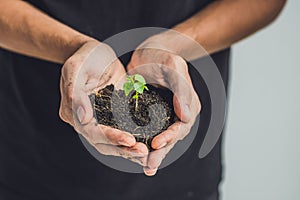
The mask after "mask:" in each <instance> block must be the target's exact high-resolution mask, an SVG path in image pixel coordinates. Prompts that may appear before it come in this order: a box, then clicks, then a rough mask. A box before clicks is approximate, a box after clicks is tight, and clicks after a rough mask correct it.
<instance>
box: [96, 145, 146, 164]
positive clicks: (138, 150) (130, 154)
mask: <svg viewBox="0 0 300 200" xmlns="http://www.w3.org/2000/svg"><path fill="white" fill-rule="evenodd" d="M94 146H95V148H96V149H97V151H99V152H100V153H101V154H103V155H109V156H118V157H123V158H125V159H128V160H131V161H132V162H135V163H138V164H140V165H142V166H146V165H147V157H148V149H147V147H146V146H145V145H144V144H143V143H136V144H135V145H134V146H133V147H130V148H128V147H122V146H114V145H108V144H95V145H94Z"/></svg>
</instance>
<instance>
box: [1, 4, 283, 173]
mask: <svg viewBox="0 0 300 200" xmlns="http://www.w3.org/2000/svg"><path fill="white" fill-rule="evenodd" d="M285 2H286V1H285V0H251V1H249V0H219V1H214V2H213V3H211V4H210V5H209V6H207V7H206V8H205V9H204V10H202V11H201V12H199V13H197V14H195V15H194V16H192V17H191V18H189V19H187V20H185V21H183V22H182V23H180V24H178V25H176V26H175V27H173V30H174V31H166V32H164V33H161V34H159V35H156V36H153V37H151V38H149V39H147V40H146V41H144V42H143V44H141V47H145V48H147V47H150V48H151V47H158V46H159V47H160V48H162V49H166V50H167V51H162V50H153V49H147V50H142V48H139V49H137V50H136V52H135V53H134V54H133V57H132V59H131V62H130V64H129V66H128V69H129V70H130V71H129V73H132V72H133V71H134V70H136V71H139V69H138V66H139V65H141V64H143V65H147V66H148V67H149V69H151V67H153V66H151V63H153V62H155V63H158V64H161V65H160V66H163V67H161V69H160V73H157V74H155V75H154V74H150V70H144V72H143V73H144V75H145V77H146V79H151V78H152V79H153V78H154V77H155V78H156V80H157V81H158V83H159V84H161V85H167V86H169V87H170V88H171V89H172V90H173V91H174V93H175V97H174V105H175V106H174V109H175V111H176V114H177V115H178V116H179V118H180V121H178V122H176V124H174V125H173V126H171V127H170V128H169V129H168V130H166V131H165V132H164V133H162V134H160V135H159V136H157V137H156V138H154V140H153V143H152V146H153V148H154V149H156V150H155V151H153V152H151V153H150V154H149V155H148V150H147V149H145V145H143V144H141V143H137V142H136V141H135V140H134V138H133V137H132V136H131V135H130V134H129V133H125V132H122V131H118V130H116V129H112V128H109V127H105V126H102V125H97V126H96V125H95V122H94V121H93V119H92V114H91V107H90V106H89V105H88V104H87V95H88V94H89V93H90V92H91V91H92V89H93V87H96V88H101V87H104V86H105V85H106V84H108V83H115V82H116V81H117V80H120V79H121V77H122V75H123V74H124V73H125V71H124V67H123V66H122V64H121V63H120V61H119V60H118V59H117V58H115V55H114V53H113V50H112V49H111V48H110V47H108V46H107V45H104V44H102V43H101V42H99V41H96V40H95V39H93V38H91V37H89V36H86V35H84V34H82V33H79V32H78V31H76V30H74V29H72V28H70V27H68V26H66V25H64V24H62V23H60V22H58V21H56V20H55V19H52V18H50V17H49V16H47V15H46V14H44V13H42V12H41V11H39V10H37V9H36V8H34V7H33V6H31V5H30V4H28V3H27V2H25V1H20V0H0V47H2V48H5V49H8V50H10V51H14V52H17V53H21V54H24V55H28V56H32V57H35V58H39V59H44V60H48V61H52V62H56V63H61V64H64V65H63V67H62V77H61V94H62V99H61V107H60V116H61V118H62V120H64V121H65V122H67V123H69V124H71V125H72V126H73V127H74V128H75V129H76V130H77V131H78V132H79V133H81V134H82V135H83V136H84V137H86V138H87V139H88V141H89V142H90V143H91V144H93V145H94V146H95V147H97V149H98V151H99V152H101V153H103V154H106V155H114V156H123V157H125V158H128V159H131V160H134V161H135V162H138V163H140V164H141V165H142V166H144V171H145V174H146V175H149V176H151V175H154V174H155V173H156V171H157V169H158V167H159V165H160V163H161V161H162V160H163V158H164V157H165V155H166V154H167V153H168V152H169V150H170V149H171V148H172V147H173V146H174V144H175V143H176V142H177V141H178V140H180V139H183V138H184V137H185V136H186V135H187V134H188V132H189V130H190V127H191V126H192V124H193V123H194V120H195V117H196V116H197V114H198V113H199V112H200V109H201V104H200V101H199V99H198V97H197V95H195V91H194V89H193V87H192V85H191V81H190V77H189V74H188V72H187V67H186V63H185V60H191V59H194V58H196V57H199V56H201V55H203V54H202V53H203V52H196V53H194V51H193V49H194V47H193V44H191V43H190V42H188V41H190V40H187V39H186V37H187V38H190V39H192V40H195V41H197V42H198V43H199V44H201V45H202V47H203V48H204V49H205V50H206V51H207V52H208V53H214V52H217V51H219V50H222V49H225V48H227V47H229V46H230V45H232V44H234V43H235V42H237V41H239V40H241V39H243V38H245V37H247V36H249V35H251V34H253V33H255V32H256V31H257V30H259V29H261V28H263V27H265V26H266V25H268V24H269V23H271V22H272V21H273V20H274V19H275V18H276V17H277V16H278V14H279V13H280V11H281V10H282V8H283V6H284V4H285ZM179 33H181V34H179ZM182 35H184V36H186V37H182ZM184 38H185V39H184ZM173 41H175V42H173ZM95 53H96V54H97V55H98V56H99V57H104V58H107V59H106V61H105V62H102V63H101V64H99V65H97V67H96V65H95V64H93V65H91V66H89V65H87V64H86V63H89V62H92V63H94V61H93V60H89V59H90V58H89V57H88V55H90V54H95ZM95 57H97V56H95ZM96 68H97V69H98V70H99V71H97V70H96ZM95 70H96V72H97V73H96V74H97V75H99V76H98V77H96V76H95V75H93V72H95ZM168 70H169V71H173V72H178V73H170V74H169V73H166V71H168ZM103 72H105V73H103ZM80 74H82V76H83V78H82V80H81V79H79V80H78V81H76V83H75V81H74V80H75V78H76V77H81V76H78V75H80ZM174 74H175V75H174ZM176 74H181V76H178V75H176ZM99 77H101V78H100V79H99ZM182 91H185V92H187V93H184V94H185V95H186V94H187V95H186V96H188V97H189V98H186V97H185V96H184V95H183V93H182ZM191 108H193V109H191ZM194 108H196V109H194ZM74 116H75V117H74Z"/></svg>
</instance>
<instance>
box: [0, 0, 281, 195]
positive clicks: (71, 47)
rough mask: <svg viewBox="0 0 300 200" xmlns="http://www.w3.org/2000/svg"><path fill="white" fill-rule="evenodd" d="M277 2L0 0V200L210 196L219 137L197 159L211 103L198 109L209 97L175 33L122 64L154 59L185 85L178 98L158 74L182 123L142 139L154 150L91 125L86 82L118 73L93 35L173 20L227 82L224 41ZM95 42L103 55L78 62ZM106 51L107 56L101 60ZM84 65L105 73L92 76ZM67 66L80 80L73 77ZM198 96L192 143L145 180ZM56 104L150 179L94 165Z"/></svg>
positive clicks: (99, 144)
mask: <svg viewBox="0 0 300 200" xmlns="http://www.w3.org/2000/svg"><path fill="white" fill-rule="evenodd" d="M284 3H285V1H284V0H265V1H261V0H253V1H247V0H223V1H209V0H199V1H196V0H190V1H180V0H178V1H177V0H176V1H174V0H165V1H158V0H155V1H140V0H126V1H125V0H124V1H118V2H117V1H104V0H97V1H96V0H93V1H89V2H87V1H81V0H76V1H74V0H72V1H71V0H63V1H59V0H30V1H20V0H0V11H1V12H0V46H1V47H2V48H3V50H1V52H0V61H1V66H0V70H1V71H0V81H1V84H0V85H1V86H0V87H1V90H0V95H1V99H0V100H1V103H0V111H1V116H0V127H1V134H0V137H1V139H0V142H1V144H0V159H1V162H0V163H1V164H0V199H3V200H6V199H16V200H18V199H31V200H33V199H43V200H44V199H108V200H109V199H120V198H122V199H154V198H155V199H163V200H164V199H203V200H204V199H207V200H214V199H218V198H219V194H218V185H219V183H220V180H221V157H220V145H221V139H220V140H219V141H218V143H217V144H216V146H215V147H214V149H213V150H212V152H211V153H210V154H209V155H208V156H207V157H206V158H204V159H202V160H200V159H198V157H197V154H198V150H199V147H200V145H201V142H202V140H203V137H204V133H205V129H206V128H207V125H208V123H209V121H208V120H207V119H208V116H209V115H210V113H209V112H210V111H209V109H204V108H205V107H209V106H207V105H209V96H208V92H207V88H206V87H205V83H204V82H203V80H202V79H201V77H198V76H196V75H194V73H191V71H192V70H193V69H189V68H188V67H187V64H186V62H185V60H184V59H183V58H182V57H183V55H186V54H187V53H186V52H189V51H190V48H191V47H190V46H189V45H188V44H185V43H182V44H181V45H180V46H179V45H177V42H178V40H176V34H175V36H174V34H173V32H172V31H166V32H163V33H161V34H158V35H155V36H153V37H151V38H149V39H147V40H146V41H145V42H143V44H142V45H144V46H147V45H150V46H151V45H154V46H155V45H159V46H162V47H165V48H166V49H169V50H171V52H165V51H159V50H145V51H141V50H137V51H136V52H134V53H133V55H132V57H131V61H130V63H129V64H128V67H127V68H128V69H134V68H135V67H137V66H139V65H141V64H144V63H147V62H148V61H149V60H150V61H151V62H152V59H153V58H155V60H154V61H155V62H158V63H164V64H165V65H166V66H168V67H170V69H172V70H175V71H176V72H178V73H180V74H182V76H183V77H184V79H185V81H187V82H188V83H189V86H190V87H191V88H192V91H191V92H190V94H189V96H188V97H189V98H186V97H185V95H184V94H183V93H182V91H184V88H180V81H178V80H176V79H174V77H168V76H166V79H165V80H161V82H160V83H161V84H162V85H163V84H164V83H166V84H168V85H171V86H172V87H173V88H172V89H174V91H175V97H174V109H175V112H176V114H177V115H178V116H179V118H180V121H179V123H180V125H182V126H186V127H187V128H186V131H183V132H182V133H180V136H178V135H177V134H174V133H175V132H177V130H176V127H175V128H174V127H173V129H169V131H167V132H166V133H163V134H161V136H158V137H156V138H155V139H154V140H153V142H152V147H153V148H154V149H155V150H154V151H153V152H151V153H149V152H148V149H147V148H146V147H145V146H144V145H143V144H141V143H137V142H136V141H135V139H134V138H133V137H132V135H130V134H129V133H125V132H122V131H120V130H116V129H112V128H109V127H106V126H100V125H99V126H97V127H96V128H91V123H90V122H91V120H92V110H91V107H89V106H87V105H88V98H87V96H86V95H85V94H84V93H82V91H85V90H86V89H87V85H91V84H92V85H93V84H95V85H94V86H101V87H103V86H105V85H106V84H109V83H114V82H115V81H117V80H118V79H120V77H121V76H123V75H124V74H125V73H126V71H125V68H124V67H123V64H122V63H121V61H120V60H118V59H117V58H116V55H115V54H114V52H113V49H112V48H110V47H109V46H108V45H106V44H104V43H101V41H103V40H104V39H106V38H108V37H109V36H112V35H114V34H116V33H119V32H121V31H125V30H128V29H131V28H137V27H144V26H155V27H164V28H172V29H173V30H175V31H176V32H177V33H181V34H183V35H185V36H187V37H190V38H192V39H194V40H195V41H197V42H198V43H199V44H201V45H202V46H203V47H204V48H205V49H206V51H207V52H209V53H210V54H212V58H213V59H214V61H215V63H216V64H217V66H218V68H219V70H220V73H221V75H222V78H223V81H224V83H225V85H227V79H228V77H227V75H228V56H229V50H228V49H227V48H228V47H230V45H231V44H233V43H235V42H237V41H238V40H240V39H242V38H244V37H246V36H248V35H250V34H252V33H254V32H255V31H257V30H258V29H260V28H262V27H264V26H266V25H267V24H269V23H270V22H271V21H273V20H274V19H275V18H276V16H277V15H278V14H279V12H280V10H281V9H282V8H283V6H284ZM174 37H175V38H174ZM95 49H96V53H97V55H99V56H97V58H102V59H100V60H97V62H96V61H95V63H93V64H91V65H89V66H87V65H82V64H83V61H84V60H85V59H87V57H88V56H89V55H90V53H91V52H92V51H95ZM213 53H215V54H213ZM112 59H116V60H115V62H113V63H112V64H111V65H110V66H109V67H108V68H105V67H106V66H107V64H109V61H110V60H112ZM55 63H57V64H55ZM62 64H64V65H63V67H62V68H61V67H60V66H61V65H62ZM125 65H127V63H125ZM93 66H94V68H96V67H98V68H100V69H103V70H105V73H104V72H103V70H102V71H100V72H99V73H98V74H97V73H93V72H94V71H93V69H94V68H93ZM189 70H190V71H189ZM149 73H150V72H149ZM78 74H79V75H82V74H84V75H85V76H80V77H82V78H79V81H78V80H76V77H78V76H77V75H78ZM153 76H154V74H153ZM190 76H191V77H190ZM99 77H101V78H100V79H99ZM98 79H99V82H97V81H96V82H95V80H98ZM59 81H60V86H61V87H60V89H61V101H60V105H59ZM76 81H77V83H76V84H75V82H76ZM192 83H193V84H192ZM193 87H194V88H195V89H193ZM74 89H76V90H74ZM74 91H79V92H74ZM196 93H197V94H198V95H196ZM199 97H200V98H199ZM199 99H200V100H201V105H202V107H203V109H202V111H201V122H200V124H199V127H200V128H199V131H198V134H197V137H196V138H195V141H194V142H193V144H192V146H191V147H190V148H189V149H188V151H187V152H186V153H185V154H184V155H183V156H182V157H181V158H180V159H179V160H177V161H176V162H174V163H173V164H172V165H170V166H169V167H167V168H165V169H163V170H160V171H159V172H158V173H157V174H156V175H155V176H153V175H154V174H155V173H156V172H157V169H158V167H159V165H160V163H161V161H162V159H163V158H164V156H165V154H167V153H168V151H169V150H170V149H171V148H172V147H173V145H174V144H175V143H176V142H177V141H178V140H179V139H183V137H184V136H186V134H188V129H189V128H190V126H191V124H192V122H193V120H194V119H195V116H196V115H197V114H198V112H199V111H200V101H199ZM58 107H60V109H59V110H60V111H59V114H60V118H61V119H62V120H63V121H65V122H67V123H69V124H71V125H72V126H74V128H75V129H76V130H77V131H78V132H79V133H81V134H82V135H84V136H85V137H86V139H87V140H88V141H89V142H91V143H93V144H94V146H95V147H96V148H97V150H98V151H99V152H100V153H103V154H106V155H114V156H121V155H122V156H124V155H125V157H126V158H135V159H136V162H138V163H140V164H141V165H143V167H144V172H145V174H146V175H149V176H153V177H151V178H149V177H146V176H144V175H142V174H127V173H123V172H119V171H116V170H113V169H110V168H108V167H106V166H104V165H102V164H101V163H99V162H97V161H96V160H95V159H94V158H93V157H91V156H90V155H89V154H88V153H87V151H85V149H84V148H83V146H82V144H81V143H80V140H79V138H78V136H77V135H76V134H75V133H76V132H75V131H74V130H73V129H72V128H71V127H70V126H68V125H66V124H64V123H63V122H62V121H61V120H60V119H59V117H58ZM202 119H203V120H202ZM76 124H77V126H76ZM87 130H89V131H87ZM155 152H160V153H155Z"/></svg>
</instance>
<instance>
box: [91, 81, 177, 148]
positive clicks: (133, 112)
mask: <svg viewBox="0 0 300 200" xmlns="http://www.w3.org/2000/svg"><path fill="white" fill-rule="evenodd" d="M147 87H148V88H149V91H147V90H145V91H144V93H143V94H139V98H138V99H137V100H136V99H133V98H132V96H133V95H134V93H133V92H132V93H131V94H129V95H128V96H126V95H125V93H124V91H123V90H114V85H108V86H106V87H105V88H103V89H101V90H99V91H98V92H96V93H95V94H91V95H90V99H91V103H92V105H93V108H94V116H95V118H96V119H97V121H98V123H99V124H103V125H106V126H110V127H113V128H116V129H120V130H123V131H127V132H129V133H131V134H132V135H133V136H134V137H135V138H136V140H137V141H138V142H143V143H145V144H146V145H147V146H148V148H149V149H150V150H152V149H151V141H152V139H153V137H154V136H156V135H158V134H160V133H161V132H163V131H164V130H166V129H167V128H168V127H169V126H170V125H172V124H173V123H174V122H175V120H177V116H176V115H175V112H174V109H173V93H172V92H171V91H170V90H168V89H165V88H157V87H154V86H151V85H147Z"/></svg>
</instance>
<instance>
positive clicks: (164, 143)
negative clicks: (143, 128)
mask: <svg viewBox="0 0 300 200" xmlns="http://www.w3.org/2000/svg"><path fill="white" fill-rule="evenodd" d="M166 145H167V143H166V142H163V143H161V144H160V145H158V147H157V149H161V148H163V147H164V146H166Z"/></svg>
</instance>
